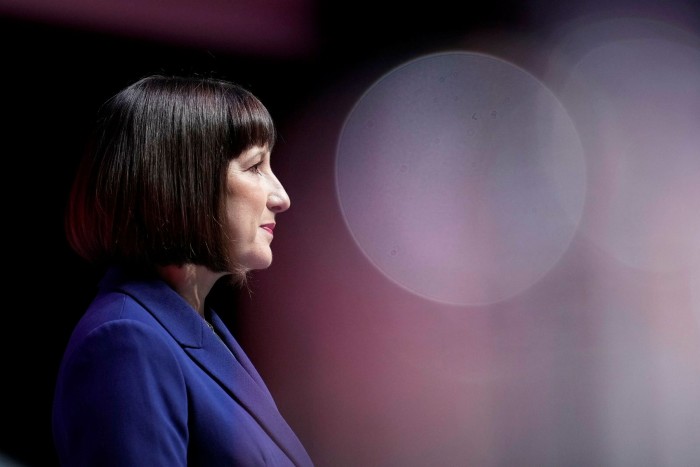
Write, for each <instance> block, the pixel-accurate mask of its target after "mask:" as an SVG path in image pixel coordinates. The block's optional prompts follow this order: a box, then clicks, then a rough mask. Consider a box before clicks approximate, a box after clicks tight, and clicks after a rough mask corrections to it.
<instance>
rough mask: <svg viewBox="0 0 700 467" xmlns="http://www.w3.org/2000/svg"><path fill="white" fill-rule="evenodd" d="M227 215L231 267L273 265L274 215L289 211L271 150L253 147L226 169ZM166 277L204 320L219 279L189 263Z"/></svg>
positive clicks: (165, 269)
mask: <svg viewBox="0 0 700 467" xmlns="http://www.w3.org/2000/svg"><path fill="white" fill-rule="evenodd" d="M226 178H227V186H226V212H227V216H228V221H229V229H230V231H229V237H230V241H231V242H232V244H231V249H230V251H231V256H232V258H231V259H232V260H233V261H232V263H233V264H238V265H240V266H241V267H243V268H245V269H246V270H254V269H265V268H267V267H268V266H270V264H272V249H271V248H270V243H271V242H272V237H273V235H272V233H271V232H270V230H271V228H272V229H273V228H274V223H275V216H276V215H277V214H280V213H282V212H284V211H286V210H287V209H289V206H290V203H291V201H290V199H289V196H288V195H287V192H286V191H285V190H284V187H283V186H282V184H281V183H280V181H279V180H278V179H277V177H276V176H275V174H274V173H273V172H272V167H271V165H270V151H269V149H268V148H267V147H260V146H254V147H252V148H249V149H247V150H246V151H243V153H241V155H240V156H239V157H237V158H235V159H233V160H232V161H231V162H230V163H229V166H228V169H227V176H226ZM158 270H159V272H160V275H161V277H163V279H164V280H165V281H166V282H167V283H168V284H169V285H170V287H172V288H173V289H174V290H175V291H176V292H177V293H179V294H180V295H181V296H182V297H184V298H185V300H187V301H188V302H189V303H190V304H191V305H192V307H193V308H194V309H195V310H197V312H198V313H199V314H200V315H202V316H204V300H205V298H206V296H207V294H208V293H209V291H210V290H211V288H212V287H213V286H214V284H215V283H216V281H217V280H219V278H221V277H222V276H224V275H225V274H226V273H215V272H213V271H211V270H210V269H208V268H207V267H205V266H200V265H194V264H185V265H183V266H175V265H168V266H162V267H159V268H158Z"/></svg>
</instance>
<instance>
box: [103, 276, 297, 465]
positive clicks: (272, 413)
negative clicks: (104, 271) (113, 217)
mask: <svg viewBox="0 0 700 467" xmlns="http://www.w3.org/2000/svg"><path fill="white" fill-rule="evenodd" d="M115 277H118V276H117V275H116V274H114V273H112V274H111V278H112V279H111V280H112V281H113V282H112V284H111V286H112V287H114V288H118V289H120V290H122V291H123V292H125V293H127V294H129V295H130V296H132V297H133V298H134V299H135V300H137V301H138V302H139V303H141V304H142V305H143V306H144V308H146V309H147V310H148V311H149V312H150V313H151V314H152V315H153V316H154V317H155V318H156V320H158V322H159V323H160V324H161V325H162V326H163V327H164V328H165V329H166V330H167V331H168V332H169V333H170V334H171V335H172V336H173V338H174V339H175V340H176V341H177V342H178V343H179V344H180V345H181V346H182V347H183V349H184V350H185V352H187V353H188V354H189V355H190V357H191V358H192V359H193V360H194V361H195V362H197V364H199V365H200V366H201V367H202V368H203V369H204V370H205V371H206V372H207V373H209V374H210V375H211V376H212V378H214V379H215V380H216V381H218V383H219V384H220V385H221V386H222V387H224V388H225V389H226V391H227V392H228V393H229V394H230V395H231V397H233V398H235V399H236V400H238V402H239V403H240V404H241V405H242V406H243V407H245V408H246V410H248V412H249V413H250V414H251V415H252V416H253V417H254V418H255V419H256V420H257V421H258V423H260V426H261V427H262V428H263V429H264V430H265V431H266V432H267V433H268V434H269V436H270V438H271V439H273V440H274V441H275V442H276V443H277V444H278V445H279V447H280V448H281V449H282V450H283V451H284V452H285V453H286V454H287V455H288V456H289V457H290V459H292V460H293V461H294V462H295V463H296V464H297V465H311V460H310V458H309V457H308V454H307V453H306V451H305V450H304V448H303V446H302V445H301V442H300V441H299V439H298V438H297V436H296V435H295V434H294V432H293V431H292V430H291V428H290V427H289V425H288V424H287V422H286V421H285V420H284V418H283V417H282V415H281V414H280V412H279V410H278V409H277V406H276V405H275V403H274V400H273V398H272V395H271V394H270V392H269V390H268V389H267V386H266V385H265V383H264V382H263V380H262V378H261V377H260V375H259V374H258V372H257V371H256V370H255V367H254V366H253V364H252V363H251V361H250V360H249V359H248V357H247V356H246V354H245V352H244V351H243V349H242V348H241V347H240V346H239V345H238V342H236V340H235V339H234V337H233V335H232V334H231V333H230V332H229V330H228V329H227V328H226V326H225V324H224V323H223V321H221V319H220V318H219V317H218V316H217V315H216V313H212V315H213V321H214V326H215V329H216V330H217V332H218V333H219V335H217V334H215V333H214V332H213V331H212V330H211V329H210V328H209V326H208V325H207V324H206V322H205V321H204V319H203V318H202V317H200V316H199V315H198V314H197V313H196V312H195V311H194V310H193V309H192V307H191V306H190V305H189V304H188V303H187V302H186V301H185V300H184V299H183V298H182V297H180V295H178V294H177V293H176V292H175V291H174V290H172V289H171V288H170V287H169V286H168V285H167V284H166V283H165V282H163V281H160V280H151V281H138V282H128V281H119V280H118V279H117V280H115ZM105 282H108V281H105ZM219 336H221V338H220V337H219Z"/></svg>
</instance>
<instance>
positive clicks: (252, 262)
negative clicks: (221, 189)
mask: <svg viewBox="0 0 700 467" xmlns="http://www.w3.org/2000/svg"><path fill="white" fill-rule="evenodd" d="M289 206H290V200H289V196H288V195H287V192H286V191H285V190H284V187H282V184H281V183H280V181H279V180H278V179H277V177H276V176H275V174H274V173H273V172H272V168H271V166H270V151H269V149H268V148H267V147H260V146H253V147H251V148H249V149H247V150H245V151H243V152H242V153H241V154H240V155H239V156H238V157H237V158H235V159H233V160H232V161H231V162H229V165H228V170H227V177H226V215H227V220H228V225H229V239H230V241H231V242H232V245H230V249H229V251H231V255H232V258H231V260H232V264H236V265H239V266H241V267H243V268H245V269H246V270H252V269H265V268H267V267H268V266H270V264H271V263H272V250H271V248H270V243H271V242H272V238H273V236H274V229H275V222H276V215H277V214H279V213H281V212H284V211H286V210H287V209H289Z"/></svg>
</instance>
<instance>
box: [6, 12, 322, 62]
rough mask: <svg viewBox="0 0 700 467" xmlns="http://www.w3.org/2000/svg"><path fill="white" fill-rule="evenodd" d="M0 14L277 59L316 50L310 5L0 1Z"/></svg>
mask: <svg viewBox="0 0 700 467" xmlns="http://www.w3.org/2000/svg"><path fill="white" fill-rule="evenodd" d="M0 13H1V14H6V15H12V16H16V17H20V18H26V19H30V20H38V21H43V22H50V23H55V24H63V25H66V26H70V27H78V28H87V29H91V30H97V31H104V32H111V33H115V34H120V35H126V36H133V37H138V38H147V39H154V40H159V41H166V42H174V43H178V44H183V45H187V46H200V47H209V48H214V49H219V50H224V51H237V52H245V53H250V54H260V55H269V56H278V57H303V56H308V55H310V54H311V53H313V52H314V51H315V49H316V47H317V41H318V39H317V37H316V34H317V31H316V23H315V16H314V2H313V1H312V0H283V1H267V0H266V1H256V0H233V1H216V0H201V1H200V0H170V1H167V2H162V1H157V0H132V1H111V0H66V1H61V2H52V1H48V0H0Z"/></svg>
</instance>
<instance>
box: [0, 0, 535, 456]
mask: <svg viewBox="0 0 700 467" xmlns="http://www.w3.org/2000/svg"><path fill="white" fill-rule="evenodd" d="M447 3H448V2H445V4H443V5H436V4H434V5H432V6H431V7H430V8H427V7H425V6H423V7H408V6H405V5H403V6H395V5H388V6H384V7H382V8H379V7H378V6H377V5H375V4H374V3H373V2H364V4H363V3H362V2H352V3H338V4H336V2H319V3H318V5H313V14H314V15H315V19H314V20H313V27H314V28H316V30H315V31H314V32H313V34H314V36H315V39H314V42H313V43H312V44H310V45H309V46H308V50H305V51H303V52H301V53H297V54H296V55H293V56H291V57H289V56H284V54H280V55H282V56H281V57H277V56H274V54H272V53H256V52H255V51H253V52H251V51H249V50H246V48H245V46H243V47H240V46H237V45H236V44H231V46H230V47H225V46H221V45H217V46H210V47H207V46H193V45H190V44H187V43H183V42H186V41H183V40H174V39H173V40H162V39H153V38H149V37H133V36H134V34H120V33H118V32H114V31H111V32H101V31H99V30H95V29H99V28H95V27H81V26H80V25H78V26H76V25H70V24H69V25H66V24H63V21H60V20H58V19H57V20H55V21H51V20H50V19H46V18H43V17H41V18H38V19H37V18H34V17H31V15H28V14H13V12H12V11H11V12H10V14H5V15H2V12H1V11H0V44H2V55H1V60H2V74H1V76H0V84H1V85H0V89H1V90H2V114H3V116H4V118H3V123H2V137H3V147H4V150H3V161H4V168H3V173H4V177H3V178H4V183H3V184H2V192H3V199H4V200H5V214H4V215H3V218H4V221H3V224H4V227H3V237H4V241H3V244H4V245H5V248H6V255H5V256H6V258H7V262H8V264H7V270H6V271H5V277H6V281H7V282H6V287H5V291H6V303H7V305H6V307H5V309H6V313H5V319H4V320H3V321H4V323H3V324H2V325H1V326H2V336H3V337H2V347H3V348H2V351H1V354H2V369H3V371H2V374H3V377H2V393H1V394H2V397H1V398H0V414H2V415H1V416H0V419H1V420H2V421H0V425H2V435H0V453H4V454H5V455H6V456H7V457H8V458H10V459H14V460H16V461H17V462H18V463H20V464H22V465H26V466H50V465H55V464H56V459H55V454H54V450H53V445H52V440H51V432H50V407H51V398H52V392H53V385H54V380H55V376H56V371H57V367H58V364H59V361H60V358H61V355H62V352H63V348H64V347H65V345H66V343H67V339H68V336H69V334H70V331H71V329H72V327H73V325H74V324H75V322H76V321H77V319H78V318H79V316H80V314H81V313H82V311H83V309H84V307H85V305H86V304H87V302H88V300H89V298H90V297H91V294H92V293H93V286H94V284H95V282H96V280H97V276H98V274H97V271H93V270H91V269H90V268H88V267H87V266H85V265H84V264H83V263H82V262H81V261H80V259H78V258H77V257H76V256H75V255H74V254H73V253H72V252H71V251H70V250H69V249H68V247H67V244H66V242H65V241H64V237H63V231H62V214H63V208H64V203H65V200H66V197H67V192H68V188H69V185H70V180H71V177H72V174H73V172H74V169H75V166H76V164H77V162H78V159H79V156H80V154H81V151H82V145H83V143H84V142H85V139H86V135H87V132H88V131H89V129H90V125H91V124H92V120H93V116H94V114H95V112H96V109H97V107H98V105H99V104H101V103H102V102H103V101H104V100H105V99H107V98H108V97H109V96H111V95H112V94H113V93H115V92H116V91H117V90H118V89H120V88H121V87H123V86H125V85H126V84H128V83H129V82H131V81H133V80H135V79H137V78H138V77H140V76H142V75H145V74H148V73H154V72H165V73H168V72H172V73H201V74H215V75H217V76H221V77H225V78H228V79H232V80H235V81H237V82H239V83H241V84H243V85H245V86H247V87H248V88H249V89H251V90H252V91H253V92H254V93H255V94H257V95H258V96H259V97H260V98H261V99H262V100H263V102H265V103H266V105H267V106H268V107H269V109H270V111H271V113H272V114H273V116H274V117H275V119H276V120H277V122H278V125H279V126H280V133H281V135H282V141H281V142H280V146H282V145H284V141H283V140H284V135H285V125H286V124H287V123H288V121H289V120H290V119H292V118H293V115H294V114H295V112H297V111H299V109H300V108H302V107H303V106H304V105H305V103H307V102H308V101H309V100H310V99H312V98H313V96H315V95H316V94H318V93H322V92H324V90H325V89H326V88H327V87H328V86H329V85H330V84H332V83H334V82H336V81H337V80H340V79H342V78H343V77H344V76H345V74H347V73H350V72H352V71H353V70H355V69H356V68H357V67H358V66H368V65H370V66H384V64H385V63H386V64H388V63H398V62H399V61H400V60H402V59H403V58H404V57H410V56H412V55H413V54H415V53H417V52H420V51H430V50H432V49H433V48H435V47H440V45H441V44H444V43H447V44H449V43H450V41H453V40H454V38H455V37H457V36H458V35H463V34H464V33H465V32H466V33H468V32H469V31H470V30H471V29H473V28H480V27H484V26H491V25H494V26H498V27H521V24H520V22H521V21H522V17H523V11H522V10H523V7H524V5H523V4H522V3H521V2H517V1H513V2H498V3H494V2H478V3H471V4H469V5H468V6H466V11H465V9H464V7H462V6H460V7H459V8H457V6H454V7H451V6H449V5H448V4H447ZM203 5H204V4H203ZM28 16H29V17H28ZM54 23H56V24H54ZM232 27H235V24H233V25H232ZM269 27H274V25H269ZM260 34H261V35H264V34H265V31H264V30H262V31H260ZM375 63H381V64H382V65H375ZM314 139H315V135H314V129H313V128H309V129H308V144H309V145H313V144H314ZM299 157H303V155H301V154H300V155H299ZM291 170H292V172H293V171H294V169H293V168H292V169H291ZM294 176H296V177H306V176H312V175H310V174H302V173H297V174H296V175H294ZM293 195H294V194H293V193H291V196H292V197H293ZM240 316H241V317H240V318H239V319H245V316H244V313H241V315H240ZM242 338H244V336H242Z"/></svg>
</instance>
